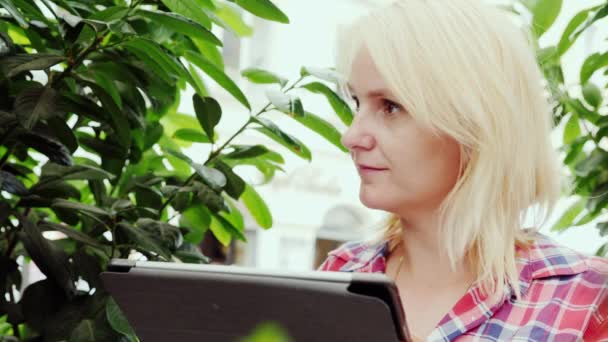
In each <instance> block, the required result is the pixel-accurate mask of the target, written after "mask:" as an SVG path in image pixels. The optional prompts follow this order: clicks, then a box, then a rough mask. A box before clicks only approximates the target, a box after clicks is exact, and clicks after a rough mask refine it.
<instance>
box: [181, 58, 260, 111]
mask: <svg viewBox="0 0 608 342" xmlns="http://www.w3.org/2000/svg"><path fill="white" fill-rule="evenodd" d="M185 57H186V58H187V59H188V60H189V61H190V62H192V63H194V65H196V66H197V67H199V68H200V69H201V70H203V71H204V72H205V73H206V74H207V75H209V77H211V78H212V79H213V80H215V81H216V82H217V83H218V84H219V85H220V86H222V87H223V88H224V89H226V91H228V92H229V93H230V94H231V95H232V96H234V98H236V99H237V100H238V101H239V102H240V103H242V104H243V105H244V106H245V107H247V109H249V110H251V105H250V104H249V101H248V100H247V97H246V96H245V94H243V92H242V91H241V89H239V87H238V86H237V85H236V84H235V83H234V81H232V80H231V79H230V77H228V76H227V75H226V74H225V73H224V71H222V70H221V69H219V68H218V67H217V66H215V65H214V64H213V63H212V62H210V61H209V60H208V59H206V58H205V57H203V56H202V55H201V54H198V53H196V52H193V51H186V53H185Z"/></svg>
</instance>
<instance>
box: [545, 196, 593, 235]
mask: <svg viewBox="0 0 608 342" xmlns="http://www.w3.org/2000/svg"><path fill="white" fill-rule="evenodd" d="M585 204H587V200H585V199H580V200H578V201H576V203H574V204H572V205H571V206H570V207H569V208H568V209H567V210H566V212H564V214H563V215H562V217H560V219H559V220H558V221H557V222H556V223H555V224H554V225H553V227H551V230H552V231H554V232H561V231H564V230H566V229H568V228H569V227H570V226H571V225H572V222H574V220H575V219H576V218H577V217H578V215H579V214H580V213H581V212H582V211H583V209H585Z"/></svg>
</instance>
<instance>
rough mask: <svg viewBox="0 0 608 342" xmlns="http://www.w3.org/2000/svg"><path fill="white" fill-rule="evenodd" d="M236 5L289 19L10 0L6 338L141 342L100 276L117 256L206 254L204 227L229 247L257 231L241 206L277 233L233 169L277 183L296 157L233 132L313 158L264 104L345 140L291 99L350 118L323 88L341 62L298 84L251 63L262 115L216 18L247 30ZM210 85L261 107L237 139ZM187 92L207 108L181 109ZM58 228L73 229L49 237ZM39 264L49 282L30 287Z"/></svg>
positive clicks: (5, 26)
mask: <svg viewBox="0 0 608 342" xmlns="http://www.w3.org/2000/svg"><path fill="white" fill-rule="evenodd" d="M239 8H241V9H242V10H245V11H248V12H250V13H252V14H253V15H256V16H259V17H261V18H265V19H268V20H274V21H278V22H281V23H288V22H289V20H288V18H287V16H286V15H285V14H284V13H283V12H282V11H281V10H280V9H279V8H277V7H276V6H275V5H274V4H273V3H272V2H270V1H269V0H247V1H240V0H235V1H222V0H188V1H186V0H162V1H155V0H130V1H127V0H81V1H70V0H37V1H29V0H0V190H1V191H0V333H1V334H2V335H11V336H12V337H10V338H9V337H6V338H5V340H18V339H20V340H32V341H33V340H45V341H56V340H70V341H105V340H108V341H116V340H118V339H122V340H135V339H136V337H135V336H134V334H133V331H132V330H131V329H130V327H129V325H128V323H127V322H126V320H125V319H124V317H123V316H122V314H121V313H120V310H119V308H118V306H117V305H116V303H115V302H114V301H113V300H112V299H111V298H110V297H109V296H108V295H107V293H106V292H105V291H104V289H103V287H102V284H101V283H100V280H99V277H98V275H99V273H100V272H101V271H102V270H104V269H105V267H106V265H107V263H108V261H109V259H110V258H114V257H121V258H126V257H128V256H129V255H130V254H131V253H132V252H133V251H137V252H139V253H141V254H143V255H144V256H145V257H146V258H148V259H150V260H160V261H178V262H179V261H181V262H195V263H204V262H208V258H207V257H206V256H204V255H203V254H202V253H201V252H200V249H199V248H198V245H199V244H200V242H201V240H202V239H203V236H204V234H205V232H207V231H211V232H212V234H213V235H214V236H215V237H216V238H217V240H219V241H220V242H221V243H223V244H224V245H227V244H229V243H230V241H231V240H232V239H239V240H243V241H244V240H245V236H244V234H243V232H244V223H243V215H242V213H241V212H240V211H239V209H238V208H237V205H236V201H241V202H242V204H243V205H244V207H246V208H247V210H248V211H249V214H250V215H251V216H252V217H253V218H254V219H255V221H256V222H257V223H258V225H260V226H261V227H263V228H266V229H267V228H270V227H271V226H272V216H271V213H270V212H269V210H268V208H267V206H266V205H265V203H264V200H263V199H262V198H261V197H260V195H259V194H258V193H257V192H256V191H255V189H254V187H253V186H252V185H250V184H247V183H246V182H245V181H244V180H243V179H242V178H241V177H240V176H239V175H238V174H237V173H236V172H235V171H234V170H233V169H234V168H235V167H236V166H243V165H245V166H250V167H255V168H257V169H258V170H259V171H260V172H261V173H262V174H263V175H264V177H265V180H266V181H270V180H271V179H272V177H273V176H274V174H275V172H276V171H277V170H278V171H280V170H282V165H283V164H284V159H283V157H282V155H281V154H279V153H278V152H276V151H273V150H272V149H271V148H270V147H268V146H264V145H239V144H234V143H233V140H234V139H235V138H236V137H237V136H238V135H239V134H241V133H242V132H243V131H245V130H253V131H257V132H258V133H259V134H261V135H263V136H266V137H268V138H269V139H270V140H268V141H269V142H270V141H274V142H277V143H279V144H280V145H282V146H284V147H286V149H287V150H288V151H290V152H291V153H294V154H296V155H297V156H299V157H301V158H304V159H306V160H310V159H311V157H312V156H311V152H310V150H309V149H308V148H307V147H306V145H305V144H304V143H303V142H302V141H300V140H299V139H297V138H296V137H294V136H292V135H290V134H288V133H286V132H285V131H283V130H282V129H281V128H280V127H278V126H277V125H276V124H275V123H273V122H272V121H271V120H269V119H268V118H267V117H265V115H264V114H266V113H268V112H270V111H278V112H281V113H285V115H289V116H290V117H292V118H293V119H294V120H297V121H298V122H300V123H302V124H303V125H304V126H306V127H307V128H309V129H312V130H313V131H315V132H317V133H318V134H319V135H321V136H323V137H324V138H326V139H327V140H328V141H330V142H331V143H333V144H334V145H335V146H336V147H337V148H340V149H342V150H344V148H343V147H342V146H341V145H340V142H339V139H340V133H339V132H338V131H337V130H336V129H335V128H334V127H333V126H332V125H331V124H329V123H328V122H327V121H325V120H323V119H321V118H320V117H318V116H316V115H314V114H312V113H310V112H307V111H305V110H304V107H303V104H302V102H301V101H300V100H299V99H298V98H297V97H294V96H292V95H291V94H289V95H288V94H287V93H288V92H290V91H291V90H293V89H295V88H301V89H303V90H305V91H311V92H314V93H319V94H322V95H324V96H325V97H327V99H328V100H329V101H330V103H331V105H332V106H333V108H334V109H335V110H336V112H337V114H338V115H339V116H340V118H341V119H342V120H343V121H344V122H345V123H346V124H349V123H350V121H351V120H352V113H351V111H350V109H349V107H348V106H347V105H346V104H345V103H344V101H342V100H341V99H340V98H339V97H338V96H337V95H336V93H335V92H334V91H333V90H332V88H331V84H328V82H319V81H320V80H321V81H322V80H325V81H329V83H331V82H332V81H335V79H336V75H334V74H333V72H332V71H331V70H319V69H314V68H303V69H302V71H301V77H300V78H299V79H297V80H295V81H293V82H288V81H287V80H285V79H283V78H282V77H280V76H278V75H275V74H273V73H271V72H268V71H264V70H259V69H247V70H244V71H243V76H244V77H246V78H247V79H248V80H250V81H252V82H254V83H261V84H265V85H268V84H273V85H275V87H274V88H273V90H272V91H270V92H269V103H268V104H267V105H265V106H264V107H263V108H260V109H254V108H252V106H251V104H250V102H249V101H248V99H247V96H246V95H245V94H244V93H243V92H242V91H241V90H240V89H239V87H238V86H237V84H236V83H235V82H234V81H233V80H231V79H230V77H228V76H227V74H226V73H225V72H224V66H223V59H222V54H221V52H220V51H221V50H220V48H221V46H222V41H221V39H219V38H218V37H216V36H215V35H214V34H213V33H212V28H213V27H220V28H223V29H225V30H230V31H232V32H234V33H235V34H246V33H247V32H250V30H251V29H250V28H249V27H248V26H247V25H246V24H245V23H244V22H243V21H242V19H241V17H240V14H239ZM202 75H206V76H204V77H203V76H202ZM315 76H316V78H317V80H315ZM205 79H212V80H214V81H215V82H217V83H218V84H219V85H220V86H221V87H223V88H224V89H225V90H226V91H227V92H228V93H229V94H231V95H232V96H233V97H234V98H235V99H236V101H238V103H240V105H242V106H243V107H244V108H246V109H247V110H248V111H249V112H250V113H251V114H250V117H249V120H248V121H247V122H246V123H245V124H244V125H243V126H242V127H240V128H239V129H238V130H237V131H236V132H234V134H233V135H231V136H229V137H219V136H218V134H217V132H216V131H215V128H216V126H217V124H218V123H219V122H220V120H229V119H230V117H229V116H227V115H223V114H225V113H223V111H222V104H220V103H218V101H216V100H215V99H214V98H213V96H212V95H211V94H210V93H209V90H208V89H207V87H206V86H205ZM187 86H188V87H191V88H193V89H194V91H195V94H194V96H193V97H192V99H191V101H192V103H193V107H194V110H195V113H191V114H195V115H185V114H180V113H178V112H177V107H178V106H179V104H180V102H181V101H182V99H181V96H180V95H181V94H182V92H183V90H184V89H185V88H186V87H187ZM187 100H190V99H187ZM192 144H210V145H211V152H210V154H209V155H207V156H205V158H203V159H201V160H193V159H191V158H189V157H187V156H186V155H185V154H184V153H183V151H182V150H183V149H184V148H187V147H189V146H190V145H192ZM50 232H59V233H61V236H62V237H63V238H60V239H48V238H47V237H49V236H50V234H53V233H50ZM54 234H55V235H56V234H57V233H54ZM30 261H33V262H34V263H35V264H36V265H37V266H38V267H39V268H40V270H41V271H42V272H43V273H44V274H45V275H46V279H44V280H42V281H38V282H36V283H33V284H31V285H29V286H28V287H27V288H26V289H25V290H23V289H22V284H21V281H22V273H21V272H22V271H23V267H24V265H25V264H26V263H28V262H30ZM22 290H23V291H22Z"/></svg>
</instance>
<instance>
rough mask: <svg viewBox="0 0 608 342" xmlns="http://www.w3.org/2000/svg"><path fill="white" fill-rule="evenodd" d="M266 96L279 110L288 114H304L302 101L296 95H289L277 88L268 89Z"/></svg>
mask: <svg viewBox="0 0 608 342" xmlns="http://www.w3.org/2000/svg"><path fill="white" fill-rule="evenodd" d="M266 97H267V98H268V100H269V101H270V103H272V105H273V106H275V107H276V109H278V110H279V111H281V112H283V113H286V114H288V115H290V116H302V115H304V107H303V106H302V101H300V99H298V98H296V97H292V96H289V95H287V94H285V93H283V92H282V91H280V90H278V89H268V90H267V91H266Z"/></svg>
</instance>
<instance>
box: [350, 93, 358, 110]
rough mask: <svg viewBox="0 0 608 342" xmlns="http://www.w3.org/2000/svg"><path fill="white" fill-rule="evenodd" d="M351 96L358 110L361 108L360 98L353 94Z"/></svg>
mask: <svg viewBox="0 0 608 342" xmlns="http://www.w3.org/2000/svg"><path fill="white" fill-rule="evenodd" d="M351 98H352V100H353V103H354V105H355V111H358V110H359V98H358V97H356V96H352V97H351Z"/></svg>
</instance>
